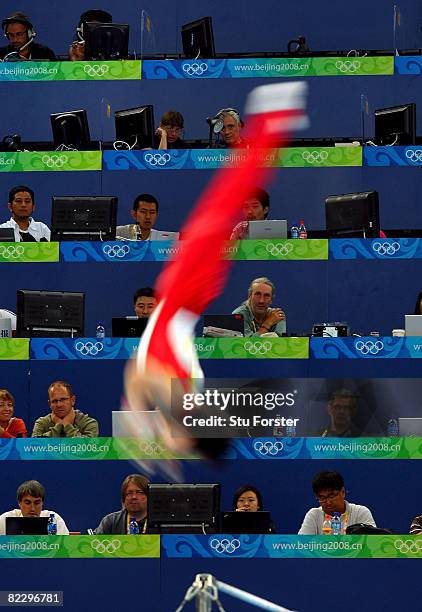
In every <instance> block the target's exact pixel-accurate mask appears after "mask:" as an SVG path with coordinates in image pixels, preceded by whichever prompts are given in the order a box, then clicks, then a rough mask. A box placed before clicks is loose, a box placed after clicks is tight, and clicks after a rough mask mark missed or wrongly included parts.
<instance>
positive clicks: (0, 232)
mask: <svg viewBox="0 0 422 612" xmlns="http://www.w3.org/2000/svg"><path fill="white" fill-rule="evenodd" d="M0 242H15V230H14V229H13V227H0Z"/></svg>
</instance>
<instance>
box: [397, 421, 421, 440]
mask: <svg viewBox="0 0 422 612" xmlns="http://www.w3.org/2000/svg"><path fill="white" fill-rule="evenodd" d="M399 435H400V436H414V437H422V418H420V417H399Z"/></svg>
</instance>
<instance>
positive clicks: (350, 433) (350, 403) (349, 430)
mask: <svg viewBox="0 0 422 612" xmlns="http://www.w3.org/2000/svg"><path fill="white" fill-rule="evenodd" d="M327 412H328V414H329V415H330V424H329V425H328V427H326V428H325V429H323V431H321V432H320V433H319V434H318V435H320V436H321V437H323V438H332V437H335V438H357V437H359V436H360V435H361V432H360V430H359V429H358V428H357V427H356V426H355V425H354V423H353V417H354V416H355V415H356V398H355V397H354V395H353V394H352V392H351V391H349V390H348V389H338V390H337V391H334V392H333V393H332V394H331V397H330V399H329V401H328V404H327Z"/></svg>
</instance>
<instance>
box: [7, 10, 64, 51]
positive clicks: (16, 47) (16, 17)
mask: <svg viewBox="0 0 422 612" xmlns="http://www.w3.org/2000/svg"><path fill="white" fill-rule="evenodd" d="M1 25H2V28H3V33H4V35H5V37H6V38H7V40H8V41H9V44H8V45H7V46H6V47H0V59H4V58H5V59H6V60H7V59H14V60H15V61H16V59H19V60H45V61H50V62H54V61H55V60H56V56H55V54H54V51H52V50H51V49H49V48H48V47H45V46H44V45H39V44H38V43H36V42H34V38H35V36H36V33H35V32H34V28H33V25H32V23H31V21H30V19H29V17H27V15H25V14H24V13H21V12H19V11H17V12H15V13H13V14H12V15H10V17H7V18H6V19H3V21H2V24H1ZM8 56H9V57H8Z"/></svg>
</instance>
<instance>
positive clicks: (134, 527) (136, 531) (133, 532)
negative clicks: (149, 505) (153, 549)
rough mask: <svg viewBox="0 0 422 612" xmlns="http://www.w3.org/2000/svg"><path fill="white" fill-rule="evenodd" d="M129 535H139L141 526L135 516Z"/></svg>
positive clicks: (130, 524)
mask: <svg viewBox="0 0 422 612" xmlns="http://www.w3.org/2000/svg"><path fill="white" fill-rule="evenodd" d="M129 533H130V535H138V534H139V525H138V523H137V522H136V518H135V517H134V516H132V517H131V519H130V522H129Z"/></svg>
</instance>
